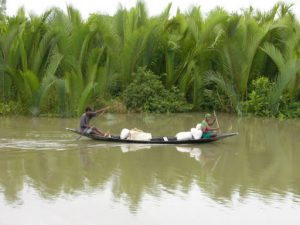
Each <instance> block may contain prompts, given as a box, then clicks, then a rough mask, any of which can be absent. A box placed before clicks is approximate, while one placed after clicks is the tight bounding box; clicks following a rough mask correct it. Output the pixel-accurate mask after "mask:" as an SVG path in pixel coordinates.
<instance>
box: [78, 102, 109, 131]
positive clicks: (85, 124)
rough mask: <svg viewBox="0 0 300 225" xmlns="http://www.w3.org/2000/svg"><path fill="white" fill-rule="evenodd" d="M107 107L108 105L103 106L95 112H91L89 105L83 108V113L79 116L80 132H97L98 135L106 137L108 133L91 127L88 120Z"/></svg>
mask: <svg viewBox="0 0 300 225" xmlns="http://www.w3.org/2000/svg"><path fill="white" fill-rule="evenodd" d="M107 109H108V107H106V108H103V109H99V110H96V111H95V112H93V110H92V109H91V107H89V106H88V107H86V108H85V113H84V114H82V116H81V118H80V132H81V133H82V134H83V133H92V134H97V135H100V136H104V137H107V136H109V133H104V132H103V131H101V130H98V129H97V128H96V127H91V126H90V125H89V122H90V120H91V119H92V118H93V117H95V116H96V115H98V114H100V113H101V114H103V113H104V112H105V111H106V110H107Z"/></svg>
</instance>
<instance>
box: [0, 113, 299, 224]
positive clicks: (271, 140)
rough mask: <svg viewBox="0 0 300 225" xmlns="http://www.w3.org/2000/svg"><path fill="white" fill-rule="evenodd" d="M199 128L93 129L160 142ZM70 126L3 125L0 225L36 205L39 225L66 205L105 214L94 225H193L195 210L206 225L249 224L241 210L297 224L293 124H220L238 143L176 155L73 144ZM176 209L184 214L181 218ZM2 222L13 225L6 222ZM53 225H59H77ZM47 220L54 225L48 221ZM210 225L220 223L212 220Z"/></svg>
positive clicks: (114, 124) (170, 119) (172, 119)
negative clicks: (145, 135) (102, 224)
mask: <svg viewBox="0 0 300 225" xmlns="http://www.w3.org/2000/svg"><path fill="white" fill-rule="evenodd" d="M178 118H180V120H179V119H178ZM198 120H199V118H198V115H196V114H180V115H169V116H161V115H158V116H155V115H150V116H142V115H121V116H118V115H108V116H107V117H106V118H103V121H101V122H99V123H100V125H101V128H102V129H104V130H110V131H111V132H112V133H118V132H119V131H120V130H121V128H123V127H129V128H131V127H138V128H140V129H142V130H145V131H150V132H152V133H153V134H155V135H164V136H167V135H174V134H175V133H176V132H178V131H182V130H186V129H187V128H188V127H192V126H193V125H194V124H195V123H196V122H198ZM77 122H78V121H77V120H74V119H64V120H63V119H36V118H35V119H31V118H30V119H28V118H23V117H21V118H14V119H5V118H1V124H0V209H1V210H4V212H5V213H4V214H1V215H0V224H2V223H3V224H14V222H16V220H14V219H13V218H11V217H15V215H16V214H17V212H16V210H17V209H20V210H25V211H26V213H28V214H29V215H31V216H32V215H33V212H32V211H30V207H29V206H31V205H32V204H31V203H34V204H35V205H36V207H34V210H38V211H39V210H40V212H43V213H45V214H46V215H47V216H49V215H48V214H47V213H46V212H48V211H43V210H42V209H43V207H47V208H49V207H50V206H51V207H52V212H55V213H57V212H60V210H63V207H67V206H68V207H69V208H71V211H72V210H73V211H74V213H75V214H76V210H78V211H79V210H81V209H85V208H88V209H89V210H91V211H93V212H95V213H96V211H99V210H101V209H102V210H103V211H104V212H106V214H104V215H103V214H101V217H102V218H104V220H106V221H111V219H112V218H114V217H116V216H117V215H118V216H119V218H120V219H119V220H117V219H115V220H116V221H115V224H124V223H126V221H127V222H128V223H129V224H130V222H132V219H133V218H135V220H134V221H135V223H136V224H153V223H155V224H166V221H169V222H170V223H172V224H182V223H183V222H186V223H192V224H193V223H195V222H194V221H196V220H193V219H195V218H194V217H195V215H197V213H198V212H199V210H200V209H201V210H203V211H204V212H207V213H208V214H207V216H204V215H203V216H204V217H205V218H207V217H208V215H209V213H211V215H212V214H213V215H219V216H220V218H222V215H223V216H224V217H225V215H226V218H228V220H230V221H233V222H232V223H230V224H240V221H239V220H236V219H235V218H236V216H237V215H239V216H241V217H242V216H243V215H244V219H247V215H248V214H246V213H245V212H246V211H248V210H252V214H254V215H256V216H259V215H260V214H259V210H266V211H268V212H269V213H270V214H271V215H273V213H275V212H276V213H278V210H279V212H281V213H285V214H284V215H286V216H287V215H289V218H290V219H289V220H287V221H288V222H287V223H285V224H295V222H299V219H297V218H298V217H297V218H296V217H295V215H296V211H297V210H298V211H299V210H300V204H299V202H300V197H299V195H300V174H299V173H298V171H299V169H300V152H299V146H298V143H299V142H298V140H299V130H300V129H299V128H300V122H299V121H298V120H294V121H284V122H279V121H276V120H266V119H250V118H243V119H236V118H234V117H230V116H226V115H223V116H220V118H219V122H220V123H221V126H222V130H228V129H232V131H238V132H239V135H238V136H236V137H232V138H228V139H224V140H222V141H220V142H216V143H210V144H203V145H177V146H174V145H140V144H114V143H103V142H95V141H91V140H88V139H86V138H81V139H80V140H79V141H78V140H76V138H77V136H76V135H74V134H72V133H68V132H66V131H65V130H64V128H65V127H73V126H74V124H77ZM158 122H159V123H158ZM158 124H159V128H158ZM170 124H172V126H170ZM28 207H29V208H28ZM51 207H50V208H51ZM257 207H258V208H257ZM156 208H157V209H158V210H156ZM170 208H171V209H172V210H171V209H170ZM183 209H186V210H187V211H188V212H187V211H184V214H182V212H181V211H182V210H183ZM242 209H244V210H245V211H244V212H243V210H242ZM276 209H278V210H276ZM180 210H181V211H180ZM257 210H258V211H257ZM63 211H64V213H66V214H67V211H66V210H63ZM128 211H129V212H128ZM154 212H155V213H156V214H154ZM169 212H173V213H172V216H173V217H172V218H168V219H167V220H163V221H162V220H159V219H160V218H165V215H166V213H169ZM152 213H153V214H152ZM5 215H6V216H5ZM9 215H10V216H11V217H9ZM34 215H35V214H34ZM41 215H42V214H41ZM84 215H85V216H86V217H88V218H91V220H88V222H89V224H98V223H97V222H95V221H97V220H96V219H99V218H98V217H95V216H94V215H89V214H84ZM187 215H189V216H190V217H189V218H190V219H186V217H185V216H187ZM205 215H206V214H205ZM72 216H74V218H76V216H75V215H72V214H70V217H72ZM63 218H64V217H63ZM92 218H94V219H95V221H94V220H92ZM153 218H157V220H153ZM184 218H185V219H184ZM274 218H276V219H277V220H272V221H271V222H272V224H280V223H279V222H280V221H281V220H280V218H278V217H276V216H275V217H274ZM36 219H37V220H38V219H40V218H39V217H37V218H36ZM56 219H57V220H59V219H58V218H56ZM77 219H78V221H81V220H82V218H81V217H78V218H77ZM7 220H8V221H7ZM10 220H11V221H13V222H11V223H4V222H9V221H10ZM25 220H26V218H25ZM60 220H61V222H62V223H61V224H82V223H84V221H81V223H80V222H77V220H70V221H69V220H65V219H62V218H60ZM49 221H50V222H49V223H48V224H55V223H54V222H55V218H52V219H51V220H49ZM250 221H251V222H252V223H258V222H260V221H259V220H258V221H257V220H254V219H252V220H250ZM51 222H52V223H51ZM85 222H86V221H85ZM163 222H164V223H163ZM210 222H211V224H220V223H221V222H223V221H222V219H219V220H218V219H217V217H214V218H213V219H211V221H210ZM243 222H245V223H244V224H252V223H250V222H249V223H247V220H245V221H243ZM263 222H265V223H269V222H270V221H268V220H267V219H266V220H265V221H263ZM289 222H290V223H289ZM15 224H17V223H15ZM46 224H47V223H46Z"/></svg>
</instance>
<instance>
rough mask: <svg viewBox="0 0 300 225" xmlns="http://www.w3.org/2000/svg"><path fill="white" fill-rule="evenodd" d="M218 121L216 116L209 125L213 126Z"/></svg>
mask: <svg viewBox="0 0 300 225" xmlns="http://www.w3.org/2000/svg"><path fill="white" fill-rule="evenodd" d="M215 122H216V118H214V119H213V121H211V122H210V123H208V125H209V126H212V125H213V124H214V123H215Z"/></svg>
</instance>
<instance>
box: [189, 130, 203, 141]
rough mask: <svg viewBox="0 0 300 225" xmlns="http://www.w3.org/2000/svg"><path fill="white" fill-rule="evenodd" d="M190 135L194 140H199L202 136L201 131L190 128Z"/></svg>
mask: <svg viewBox="0 0 300 225" xmlns="http://www.w3.org/2000/svg"><path fill="white" fill-rule="evenodd" d="M191 133H192V136H193V138H194V139H195V140H199V139H200V138H201V136H202V134H203V132H202V130H197V129H196V128H192V129H191Z"/></svg>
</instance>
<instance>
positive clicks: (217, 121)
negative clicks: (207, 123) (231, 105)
mask: <svg viewBox="0 0 300 225" xmlns="http://www.w3.org/2000/svg"><path fill="white" fill-rule="evenodd" d="M214 116H215V118H216V122H217V126H218V128H219V132H220V133H221V128H220V124H219V121H218V117H217V114H216V111H215V110H214Z"/></svg>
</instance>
